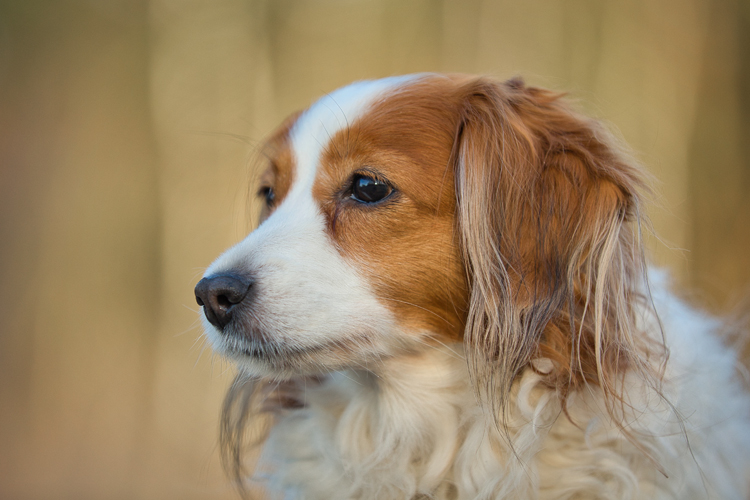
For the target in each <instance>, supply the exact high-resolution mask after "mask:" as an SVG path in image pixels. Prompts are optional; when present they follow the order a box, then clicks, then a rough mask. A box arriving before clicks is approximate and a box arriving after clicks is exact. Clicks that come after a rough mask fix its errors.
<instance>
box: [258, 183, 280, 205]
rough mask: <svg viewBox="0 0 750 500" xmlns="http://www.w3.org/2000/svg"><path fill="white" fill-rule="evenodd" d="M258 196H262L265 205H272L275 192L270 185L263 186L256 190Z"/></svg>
mask: <svg viewBox="0 0 750 500" xmlns="http://www.w3.org/2000/svg"><path fill="white" fill-rule="evenodd" d="M258 196H260V197H262V198H263V199H264V200H265V202H266V205H267V206H269V207H270V206H271V205H273V202H274V201H275V200H276V193H274V191H273V188H272V187H270V186H263V187H262V188H260V189H259V190H258Z"/></svg>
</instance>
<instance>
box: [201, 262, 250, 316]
mask: <svg viewBox="0 0 750 500" xmlns="http://www.w3.org/2000/svg"><path fill="white" fill-rule="evenodd" d="M252 284H253V283H252V280H250V279H248V278H246V277H243V276H238V275H236V274H217V275H214V276H208V277H207V278H203V279H202V280H200V281H199V282H198V284H197V285H195V301H196V302H198V305H199V306H203V312H204V313H205V315H206V318H208V321H209V322H211V324H212V325H214V326H215V327H216V328H218V329H220V330H222V329H223V328H224V327H225V326H226V325H227V323H229V322H230V321H231V319H232V311H233V310H234V309H235V306H236V305H237V304H239V303H240V302H242V300H243V299H244V298H245V297H246V296H247V292H249V291H250V287H251V286H252Z"/></svg>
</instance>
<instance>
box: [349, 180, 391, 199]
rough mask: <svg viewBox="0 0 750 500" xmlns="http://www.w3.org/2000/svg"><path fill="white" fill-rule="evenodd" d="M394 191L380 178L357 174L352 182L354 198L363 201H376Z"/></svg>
mask: <svg viewBox="0 0 750 500" xmlns="http://www.w3.org/2000/svg"><path fill="white" fill-rule="evenodd" d="M392 192H393V188H392V187H391V186H389V185H388V184H386V183H385V182H384V181H382V180H380V179H375V178H373V177H368V176H366V175H357V176H356V177H355V178H354V183H353V184H352V198H353V199H355V200H356V201H359V202H361V203H375V202H377V201H380V200H382V199H384V198H386V197H388V195H389V194H391V193H392Z"/></svg>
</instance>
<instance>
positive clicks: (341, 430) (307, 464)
mask: <svg viewBox="0 0 750 500" xmlns="http://www.w3.org/2000/svg"><path fill="white" fill-rule="evenodd" d="M527 375H530V376H524V377H522V378H521V380H520V381H519V384H518V392H517V396H518V398H517V399H519V401H520V399H521V398H523V399H524V401H526V408H525V411H521V410H519V409H518V408H516V409H515V410H514V412H513V416H512V420H514V421H513V422H497V423H493V422H488V421H487V419H486V418H485V417H484V414H483V412H482V411H481V409H480V408H479V405H478V404H477V402H476V399H475V398H474V396H473V392H472V390H471V389H470V383H469V377H468V371H467V368H466V361H465V359H464V357H463V350H462V348H461V346H460V345H451V346H445V347H438V348H435V349H429V350H427V351H425V352H423V353H422V354H420V355H418V356H414V357H413V358H412V359H409V361H408V362H404V360H400V359H394V360H386V361H383V362H382V363H379V365H378V367H377V368H375V369H373V370H364V369H362V370H346V371H342V372H337V373H334V374H331V375H330V376H329V377H328V378H327V379H326V380H325V381H323V382H322V383H321V384H320V385H317V386H315V387H308V388H307V389H305V391H304V392H305V394H304V395H302V396H303V397H304V401H305V405H306V407H305V408H304V409H301V410H295V411H292V412H289V413H287V414H286V415H284V416H282V417H281V419H280V420H279V422H278V424H277V425H276V426H275V428H274V430H273V431H272V433H271V435H270V437H269V440H268V442H267V444H266V447H265V451H264V454H263V455H264V457H263V458H264V462H265V463H266V467H267V468H266V467H263V468H262V469H261V474H262V475H265V474H263V472H267V473H268V474H269V477H271V481H270V482H271V484H270V485H269V486H270V487H271V488H272V489H279V490H289V488H292V489H295V490H296V489H299V490H300V491H301V490H304V491H305V494H304V495H303V496H304V497H305V498H318V497H321V498H339V497H343V498H410V497H411V496H417V495H419V494H428V493H430V492H431V494H432V495H435V497H436V498H453V497H455V496H456V492H455V491H453V490H455V489H456V488H458V489H459V490H462V491H464V492H465V491H466V490H473V489H475V488H476V487H475V485H479V484H488V483H487V482H486V481H489V482H490V483H493V484H495V485H496V484H497V483H496V481H497V480H499V479H500V478H505V479H504V481H505V483H503V484H504V486H507V487H508V488H512V489H513V490H514V491H515V493H516V494H517V493H518V491H519V488H521V489H524V488H523V487H522V483H523V484H527V483H529V476H528V470H527V469H525V468H519V467H507V464H508V459H509V457H514V456H515V457H514V458H513V460H516V459H517V458H522V460H523V461H524V462H527V460H530V459H531V457H532V456H533V454H534V453H535V451H536V443H538V442H539V439H538V438H539V437H540V436H539V435H533V434H534V433H535V432H537V431H538V429H539V428H540V426H539V425H533V426H529V425H528V423H529V421H530V419H534V418H541V417H543V415H540V414H539V409H540V407H539V404H540V398H539V396H538V394H532V392H534V391H536V389H535V387H536V386H537V385H538V380H537V379H538V377H537V378H534V374H533V373H530V374H527ZM537 392H538V391H537ZM542 399H543V398H542ZM542 403H543V402H542ZM545 404H546V403H545ZM544 413H545V414H547V413H549V412H544ZM515 420H518V421H515ZM543 420H544V422H541V421H540V422H539V423H540V424H543V425H545V426H546V425H548V424H549V423H550V422H549V421H548V420H547V419H546V418H544V419H543ZM500 427H505V428H507V429H509V430H508V433H507V434H504V433H503V431H499V428H500ZM519 429H525V430H524V432H517V431H519ZM524 433H527V434H529V435H528V436H526V435H525V434H524ZM522 434H524V435H522ZM541 434H543V432H541ZM511 436H513V437H512V439H511ZM519 439H520V440H519ZM511 441H512V443H513V444H511ZM478 456H479V457H481V460H477V457H478ZM510 476H513V477H510ZM457 478H463V480H464V481H468V483H472V484H468V483H467V484H456V481H457ZM467 478H468V479H467ZM527 487H531V485H530V484H527ZM503 489H504V488H503ZM342 491H346V492H348V493H347V494H346V495H342ZM509 491H510V489H509ZM436 492H438V493H436ZM477 493H479V492H478V491H477ZM326 495H328V496H326Z"/></svg>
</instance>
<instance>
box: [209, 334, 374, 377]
mask: <svg viewBox="0 0 750 500" xmlns="http://www.w3.org/2000/svg"><path fill="white" fill-rule="evenodd" d="M215 347H216V348H217V351H219V352H220V353H221V354H223V355H224V356H226V357H227V358H229V359H231V360H233V361H235V362H236V363H237V364H238V366H240V367H241V368H244V369H247V370H249V371H251V372H260V373H259V374H262V375H273V376H281V377H288V376H297V375H305V376H309V375H313V376H315V375H323V374H327V373H330V372H331V371H336V370H340V369H345V368H350V367H353V366H366V365H370V364H373V363H375V362H377V361H380V360H382V359H383V358H385V357H388V356H387V354H386V353H384V352H383V349H379V348H377V346H376V345H375V343H374V342H373V341H372V340H371V338H370V336H369V335H368V334H366V333H360V334H356V335H352V336H350V337H346V338H343V339H336V340H326V341H323V342H320V343H310V344H294V343H292V342H288V341H283V340H275V339H274V338H273V337H272V336H270V335H268V334H258V333H257V332H253V335H252V336H250V335H247V334H245V335H242V334H240V335H236V333H233V334H230V335H227V332H224V333H223V334H222V335H221V339H220V340H219V342H218V343H217V345H216V346H215Z"/></svg>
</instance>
